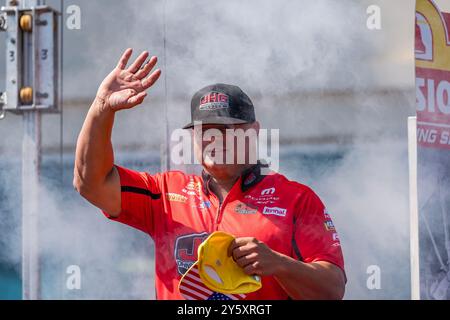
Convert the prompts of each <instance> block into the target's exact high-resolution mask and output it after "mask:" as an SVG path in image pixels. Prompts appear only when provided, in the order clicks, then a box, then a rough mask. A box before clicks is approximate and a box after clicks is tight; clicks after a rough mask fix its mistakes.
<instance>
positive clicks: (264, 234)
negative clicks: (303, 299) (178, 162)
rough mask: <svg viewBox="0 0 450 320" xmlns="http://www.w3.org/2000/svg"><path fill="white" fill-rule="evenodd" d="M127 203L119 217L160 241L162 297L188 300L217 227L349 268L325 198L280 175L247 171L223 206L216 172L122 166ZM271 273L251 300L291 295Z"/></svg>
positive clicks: (123, 196) (158, 267)
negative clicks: (183, 290)
mask: <svg viewBox="0 0 450 320" xmlns="http://www.w3.org/2000/svg"><path fill="white" fill-rule="evenodd" d="M116 168H117V170H118V172H119V175H120V183H121V200H122V208H121V213H120V215H119V217H118V218H111V217H110V216H109V215H108V214H107V213H106V212H104V214H105V215H106V216H107V217H108V218H110V219H113V220H116V221H119V222H122V223H125V224H127V225H129V226H131V227H134V228H137V229H139V230H141V231H143V232H145V233H147V234H149V235H150V236H151V237H152V238H153V240H154V242H155V286H156V296H157V299H162V300H166V299H183V298H182V296H181V295H180V293H179V291H178V282H179V280H180V279H181V276H182V275H183V274H184V273H185V272H186V271H187V270H188V269H189V267H190V266H191V265H192V264H193V263H194V262H195V261H196V260H197V248H198V246H199V245H200V243H202V241H203V240H204V239H206V238H207V237H208V235H209V234H211V233H212V232H214V231H217V230H220V231H224V232H227V233H230V234H232V235H234V236H236V237H255V238H257V239H258V240H260V241H262V242H264V243H265V244H266V245H268V246H269V247H270V248H271V249H272V250H275V251H278V252H280V253H282V254H285V255H287V256H290V257H293V258H294V259H298V260H301V261H303V262H306V263H308V262H315V261H328V262H330V263H333V264H335V265H336V266H338V267H340V268H341V269H342V270H344V259H343V255H342V251H341V247H340V242H339V238H338V236H337V233H336V230H335V228H334V226H333V222H332V221H331V218H330V216H329V215H328V213H327V210H326V208H325V206H324V205H323V204H322V201H321V200H320V199H319V197H318V196H317V195H316V194H315V193H314V192H313V191H312V190H311V189H310V188H309V187H307V186H305V185H302V184H300V183H297V182H293V181H290V180H288V179H287V178H286V177H284V176H283V175H281V174H278V173H274V172H271V173H270V174H268V175H263V174H261V164H260V163H258V164H257V165H255V166H253V167H252V168H250V169H248V170H246V171H245V172H244V173H243V174H242V175H241V176H240V178H239V179H238V181H237V182H236V183H235V184H234V186H233V187H232V189H231V190H230V192H229V193H228V195H227V196H226V197H225V199H224V200H223V202H222V204H219V201H218V198H217V196H216V195H215V194H214V193H213V192H211V191H210V190H209V188H208V182H209V179H210V178H211V177H210V176H209V175H208V174H207V173H205V171H203V173H202V175H201V176H198V175H188V174H185V173H183V172H181V171H168V172H164V173H157V174H155V175H150V174H148V173H145V172H137V171H133V170H129V169H126V168H123V167H120V166H116ZM288 298H289V297H288V295H287V293H286V292H285V291H284V290H283V289H282V288H281V286H280V285H279V284H278V282H277V281H276V280H275V278H274V277H272V276H267V277H262V288H261V289H260V290H259V291H257V292H253V293H250V294H248V295H247V297H246V299H249V300H259V299H288Z"/></svg>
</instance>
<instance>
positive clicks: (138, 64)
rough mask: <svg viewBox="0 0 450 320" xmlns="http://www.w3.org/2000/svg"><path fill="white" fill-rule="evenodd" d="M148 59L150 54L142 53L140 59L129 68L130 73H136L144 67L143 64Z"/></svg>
mask: <svg viewBox="0 0 450 320" xmlns="http://www.w3.org/2000/svg"><path fill="white" fill-rule="evenodd" d="M147 58H148V52H147V51H144V52H142V53H141V54H140V55H139V57H137V58H136V60H135V61H134V62H133V64H132V65H131V66H130V67H129V68H128V71H129V72H131V73H136V72H137V71H138V70H139V69H140V68H141V66H142V64H143V63H144V62H145V60H147Z"/></svg>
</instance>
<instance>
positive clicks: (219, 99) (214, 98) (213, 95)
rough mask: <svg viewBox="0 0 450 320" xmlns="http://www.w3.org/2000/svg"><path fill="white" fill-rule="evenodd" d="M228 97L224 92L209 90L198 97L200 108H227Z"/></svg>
mask: <svg viewBox="0 0 450 320" xmlns="http://www.w3.org/2000/svg"><path fill="white" fill-rule="evenodd" d="M229 107H230V104H229V98H228V96H227V95H226V94H224V93H219V92H210V93H208V94H205V95H204V96H203V97H202V98H201V99H200V107H199V109H200V110H203V111H204V110H207V111H211V110H219V109H226V108H229Z"/></svg>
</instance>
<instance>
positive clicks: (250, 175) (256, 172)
mask: <svg viewBox="0 0 450 320" xmlns="http://www.w3.org/2000/svg"><path fill="white" fill-rule="evenodd" d="M263 167H268V164H266V163H264V162H263V161H261V160H258V161H257V163H256V164H255V165H253V166H251V167H250V168H248V169H246V170H244V171H243V172H242V173H241V176H240V178H241V190H242V192H245V191H247V190H248V189H250V188H251V187H252V186H254V185H255V184H257V183H258V182H260V181H261V180H262V179H264V175H263V174H261V168H263ZM202 179H203V186H202V187H203V192H205V193H206V194H209V192H210V191H209V181H210V179H211V175H210V174H209V173H207V172H206V171H205V170H202Z"/></svg>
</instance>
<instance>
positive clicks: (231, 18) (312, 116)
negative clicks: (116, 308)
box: [0, 0, 414, 299]
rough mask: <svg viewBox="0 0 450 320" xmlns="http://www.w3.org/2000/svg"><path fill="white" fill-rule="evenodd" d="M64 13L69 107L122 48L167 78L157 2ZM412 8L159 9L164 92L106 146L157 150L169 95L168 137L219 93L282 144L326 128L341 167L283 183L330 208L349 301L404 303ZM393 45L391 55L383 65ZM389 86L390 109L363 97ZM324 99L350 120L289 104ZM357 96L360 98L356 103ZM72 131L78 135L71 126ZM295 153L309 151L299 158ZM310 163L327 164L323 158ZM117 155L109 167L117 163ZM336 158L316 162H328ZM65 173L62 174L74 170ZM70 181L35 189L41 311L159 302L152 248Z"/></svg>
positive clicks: (15, 256) (194, 4)
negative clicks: (332, 94) (377, 280)
mask: <svg viewBox="0 0 450 320" xmlns="http://www.w3.org/2000/svg"><path fill="white" fill-rule="evenodd" d="M72 2H73V3H74V4H77V5H79V6H80V8H81V10H82V11H81V12H82V19H83V20H82V29H81V30H78V31H67V30H66V31H65V55H66V57H65V70H64V71H65V93H66V95H65V97H66V98H77V99H92V98H93V96H94V95H95V91H96V88H97V87H98V84H99V83H100V82H101V80H102V79H103V77H104V76H105V75H106V74H107V73H108V72H109V71H110V70H111V68H113V67H114V66H115V64H116V63H117V60H118V58H119V56H120V54H121V52H122V51H123V50H124V49H125V48H127V47H133V48H135V55H134V57H135V56H136V54H137V53H138V52H139V51H141V50H149V51H150V53H151V54H152V55H157V56H158V57H159V61H160V62H159V65H158V67H159V68H163V66H164V59H163V57H164V54H163V53H164V50H163V30H164V26H163V9H164V1H145V2H144V1H139V0H128V1H126V2H124V1H117V0H114V1H110V0H108V1H106V0H103V1H87V0H79V1H72ZM372 3H378V4H379V5H380V6H381V7H382V9H383V10H384V11H383V19H384V20H383V21H384V22H383V23H384V24H383V25H384V28H385V29H384V30H382V31H379V33H373V32H370V31H368V30H367V29H366V27H365V21H366V17H367V15H366V12H365V10H366V8H367V6H368V5H369V4H372ZM393 7H395V8H396V10H403V8H405V9H404V10H405V12H406V11H407V12H408V14H407V15H408V18H405V19H404V20H402V21H406V22H408V21H409V22H408V23H410V24H411V27H410V28H407V27H405V26H403V27H402V28H401V29H400V30H403V31H402V33H400V32H399V31H396V30H398V28H397V26H396V25H395V23H393V21H394V22H395V19H394V18H393V17H397V16H396V15H394V13H392V12H393V11H390V8H393ZM406 8H408V10H409V11H411V12H409V11H408V10H407V9H406ZM411 8H413V4H412V5H411V3H409V2H408V1H398V2H397V1H396V2H395V4H392V1H389V2H386V1H351V0H345V1H332V0H320V1H294V0H291V1H289V0H285V1H269V0H262V1H261V0H260V1H256V0H253V1H245V2H243V1H238V0H232V1H230V0H228V1H215V2H211V1H206V0H194V1H171V0H167V2H166V40H167V47H166V57H167V60H166V61H165V62H166V69H163V70H162V71H163V76H166V77H167V88H165V87H164V81H163V78H161V79H160V80H159V81H158V83H157V84H156V85H155V86H154V87H153V88H151V89H150V94H149V97H148V98H147V100H146V102H145V103H144V104H143V106H140V107H138V108H137V109H136V110H129V111H123V112H120V113H119V114H118V116H117V120H116V127H115V131H114V137H113V139H114V141H115V142H116V143H119V142H120V143H122V142H123V143H122V145H123V144H126V143H128V141H133V142H136V143H137V142H139V141H142V139H144V141H142V142H141V144H142V145H144V146H148V147H150V146H154V145H155V141H160V142H163V140H162V139H163V133H162V130H163V129H164V125H165V124H164V107H165V106H164V91H165V89H167V92H168V106H167V108H168V114H169V127H170V128H171V129H174V128H178V127H180V126H181V125H183V124H184V123H185V122H188V121H187V119H188V118H189V99H190V96H191V95H192V94H193V93H194V91H196V90H198V89H199V88H201V87H203V86H205V85H208V84H211V83H215V82H225V83H233V84H237V85H239V86H240V87H241V88H242V89H243V90H244V91H246V92H248V93H249V95H250V96H251V97H252V98H253V100H254V102H255V104H256V105H257V109H256V113H257V116H258V117H260V118H261V119H263V120H264V121H263V123H262V124H263V126H265V125H267V126H269V127H272V128H281V129H282V130H281V132H280V134H281V138H283V132H285V133H286V134H290V135H291V136H294V138H303V137H304V135H305V136H306V135H309V136H316V137H320V136H321V134H322V132H323V131H325V129H326V128H327V127H329V128H330V131H329V132H332V133H333V134H335V133H336V135H337V134H339V132H340V131H342V130H348V133H349V134H350V135H352V136H353V137H356V138H355V139H354V140H353V142H352V143H351V144H349V145H346V146H345V147H346V148H345V153H344V155H343V158H342V159H341V160H339V161H337V162H331V160H330V163H337V164H335V165H333V166H328V167H325V168H324V170H325V171H323V172H322V173H321V172H317V171H311V172H310V171H308V170H310V169H311V168H309V167H307V166H304V162H302V160H301V159H298V158H295V159H294V160H293V162H292V163H290V164H289V165H287V164H286V165H285V166H284V170H285V171H283V161H285V163H287V162H288V160H287V156H286V155H285V157H284V158H283V153H282V156H281V158H280V162H281V163H280V165H281V173H286V174H287V175H288V176H289V177H293V178H295V179H298V180H300V182H305V183H307V184H309V185H311V186H312V187H313V189H314V190H315V191H316V192H317V193H318V194H319V195H320V196H321V197H322V199H323V201H324V202H325V204H326V205H327V207H328V208H329V210H330V212H331V214H332V217H333V219H334V222H335V224H336V226H337V229H338V232H339V235H340V238H341V241H342V247H343V251H344V255H345V258H346V267H347V276H348V286H347V294H346V297H347V298H349V299H358V298H387V299H389V298H408V297H409V287H408V285H409V283H408V282H407V281H408V279H409V270H408V267H409V264H408V263H409V261H408V258H409V257H408V248H409V243H408V208H407V203H408V202H407V191H408V188H407V159H406V115H408V113H409V114H412V113H413V110H414V106H413V103H414V101H413V100H414V91H413V87H412V85H413V64H412V63H413V60H412V52H413V51H412V45H411V48H409V49H411V56H406V58H405V56H404V52H409V51H408V48H406V46H405V42H407V40H405V39H410V40H411V39H412V35H413V30H412V27H413V16H414V15H413V10H410V9H411ZM388 11H389V12H388ZM390 15H392V16H390ZM405 15H406V13H405ZM409 15H410V17H409ZM390 32H397V33H395V35H396V36H392V37H389V36H388V35H389V33H390ZM407 32H410V33H411V34H410V35H409V34H407ZM408 37H409V38H408ZM390 45H392V47H393V48H395V50H394V52H391V53H385V52H384V51H385V50H386V47H389V46H390ZM408 45H409V43H408ZM0 49H1V46H0ZM1 54H2V53H0V57H1ZM389 54H392V55H395V57H396V59H398V60H395V59H394V60H395V61H396V63H398V65H399V69H390V68H389V67H392V65H390V64H388V63H386V62H385V61H383V60H382V58H383V59H384V58H385V56H386V55H389ZM2 59H3V58H2ZM398 70H400V71H401V72H396V71H398ZM405 70H406V71H405ZM393 79H395V80H393ZM405 79H406V80H405ZM385 83H388V85H386V87H390V86H394V85H398V86H399V87H405V86H406V87H407V88H409V89H410V91H407V92H406V94H405V97H403V99H402V100H401V101H394V102H393V101H389V102H388V99H386V98H385V97H384V96H383V95H382V94H380V95H377V94H376V93H375V94H374V93H370V94H369V92H371V91H372V89H378V88H380V87H383V86H384V84H385ZM330 90H331V91H340V90H343V91H346V92H350V94H349V97H348V99H347V100H346V101H347V102H348V103H349V104H350V105H352V106H356V107H355V108H350V109H345V110H347V113H343V114H340V112H339V111H336V110H335V109H333V108H336V107H339V106H335V105H332V103H333V101H330V106H329V108H321V109H319V108H318V109H314V107H311V105H313V104H311V103H310V102H311V99H315V98H311V97H309V98H305V100H301V99H299V98H298V97H297V96H300V97H301V94H299V93H302V92H318V94H317V96H316V97H317V98H320V99H321V98H322V94H323V95H325V94H326V93H327V92H328V91H330ZM352 91H357V92H359V93H360V95H359V96H354V95H352V94H351V92H352ZM366 93H367V95H366ZM409 93H412V95H411V96H409V95H408V94H409ZM292 96H296V98H292ZM289 99H290V100H289ZM288 101H289V102H288ZM291 101H294V102H293V103H291ZM386 103H389V106H392V107H393V108H398V110H400V111H395V110H389V108H388V107H387V106H383V104H386ZM284 106H286V108H284ZM343 107H345V106H343ZM285 110H288V111H287V112H286V111H285ZM348 110H351V113H350V112H348ZM380 110H382V111H380ZM388 111H389V112H392V119H387V118H389V116H390V114H391V113H389V114H387V113H385V112H388ZM394 111H395V112H394ZM284 112H285V114H283V113H284ZM330 114H333V116H332V117H331V116H329V115H330ZM71 116H77V117H78V118H77V119H75V118H68V119H66V128H67V129H66V130H67V131H66V132H65V139H66V142H67V141H71V144H72V145H73V143H74V142H75V139H76V132H77V131H78V130H79V125H78V123H80V122H81V117H82V116H84V114H82V115H80V114H79V113H78V114H77V113H72V114H71ZM402 117H404V119H403V118H402ZM348 119H352V120H350V121H349V120H348ZM74 122H75V123H77V125H76V126H74V125H72V126H71V123H74ZM399 124H400V126H399ZM0 125H1V123H0ZM402 125H404V127H401V126H402ZM304 128H308V130H307V131H305V130H304ZM0 130H1V128H0ZM302 130H303V131H302ZM16 131H18V129H16ZM346 132H347V131H346ZM403 132H404V133H403ZM20 134H21V133H20V132H16V133H15V134H14V136H16V137H17V136H20ZM51 135H52V133H51V132H50V133H48V132H47V133H46V135H44V136H45V137H47V138H48V139H51ZM337 138H339V137H337ZM367 138H369V139H367ZM337 140H339V139H337ZM369 141H370V142H369ZM44 143H45V141H44ZM5 146H7V142H6V141H1V142H0V147H1V148H5V150H6V149H8V148H6V147H5ZM1 148H0V149H1ZM290 148H293V150H296V151H303V150H304V149H303V148H304V147H303V146H302V147H299V146H295V147H290ZM334 148H336V149H338V150H339V149H340V148H342V146H341V145H337V146H334ZM318 149H319V150H320V152H323V151H322V150H323V148H321V147H318ZM116 151H117V154H118V155H121V154H123V153H124V152H123V150H120V149H117V150H116ZM310 152H311V154H316V153H317V152H316V151H314V150H312V151H310ZM306 154H307V153H306ZM332 154H333V153H327V151H325V153H324V158H325V159H327V157H332ZM131 156H133V155H131ZM145 157H146V156H144V160H147V159H145ZM72 158H73V154H70V155H66V159H72ZM283 159H284V160H283ZM2 160H3V159H2ZM118 161H120V157H119V160H118ZM119 163H120V162H119ZM325 163H327V162H326V160H325ZM16 164H17V162H16ZM67 165H68V166H69V167H70V166H71V165H72V163H71V161H67ZM156 165H158V163H156ZM152 170H153V171H152ZM152 170H149V171H150V172H154V169H153V168H152ZM65 174H66V177H65V179H64V185H65V187H64V188H60V187H59V186H58V185H57V184H56V183H55V182H52V181H50V182H49V181H47V182H46V183H45V184H43V185H42V193H41V194H42V197H41V208H42V211H41V212H42V220H41V242H42V244H41V245H42V250H43V256H42V257H43V260H44V265H43V269H42V271H43V279H45V280H46V283H48V286H49V287H48V288H46V289H45V292H43V297H47V298H67V299H71V298H76V299H79V298H100V299H101V298H151V297H154V294H153V284H152V281H153V266H152V263H153V262H152V260H151V259H152V252H151V251H152V246H151V245H150V244H149V240H148V238H147V237H146V236H145V235H143V234H141V233H139V232H137V231H133V230H131V229H130V228H127V227H124V226H121V225H119V224H116V223H110V222H108V221H106V220H105V219H104V218H103V217H101V214H100V213H99V212H98V210H97V209H95V208H93V207H92V206H91V205H89V204H88V203H87V202H86V201H84V200H81V199H80V197H79V196H78V195H76V194H75V192H74V191H73V190H71V186H70V183H71V181H70V180H71V179H70V177H67V175H71V169H67V171H66V172H65ZM1 176H2V179H3V181H9V180H11V181H14V179H13V178H12V177H11V176H9V173H8V172H5V171H2V172H1ZM16 187H17V188H16ZM18 187H19V186H18V185H16V186H11V189H10V190H8V197H7V199H8V202H6V203H4V202H3V203H0V208H1V210H2V212H3V210H5V209H4V208H11V207H14V205H11V204H16V203H20V190H19V189H18ZM62 190H63V192H61V191H62ZM69 190H70V191H69ZM8 203H9V204H8ZM8 212H14V213H15V216H13V217H12V216H11V217H8V218H7V219H6V220H5V219H1V220H0V232H1V234H2V236H1V237H0V239H1V240H0V241H1V244H2V248H5V249H4V250H6V251H3V252H1V253H0V255H1V257H2V259H6V260H9V261H10V262H11V263H13V264H15V265H16V266H19V262H20V242H19V240H20V233H19V231H20V229H19V228H18V225H19V220H18V218H17V216H18V215H20V210H19V208H17V210H11V211H9V210H8ZM12 226H13V227H14V229H13V230H12V229H11V228H12ZM71 264H75V265H80V267H81V271H82V290H81V291H74V292H70V291H68V290H67V289H66V288H65V280H66V279H67V274H66V273H65V271H66V268H67V266H69V265H71ZM142 265H143V266H144V267H143V269H144V270H142V269H141V266H142ZM369 265H378V266H380V268H381V272H382V274H381V275H382V288H381V290H374V291H370V290H368V289H367V287H366V279H367V276H368V275H367V274H366V269H367V267H368V266H369ZM399 266H400V267H399ZM130 271H131V273H129V272H130Z"/></svg>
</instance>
